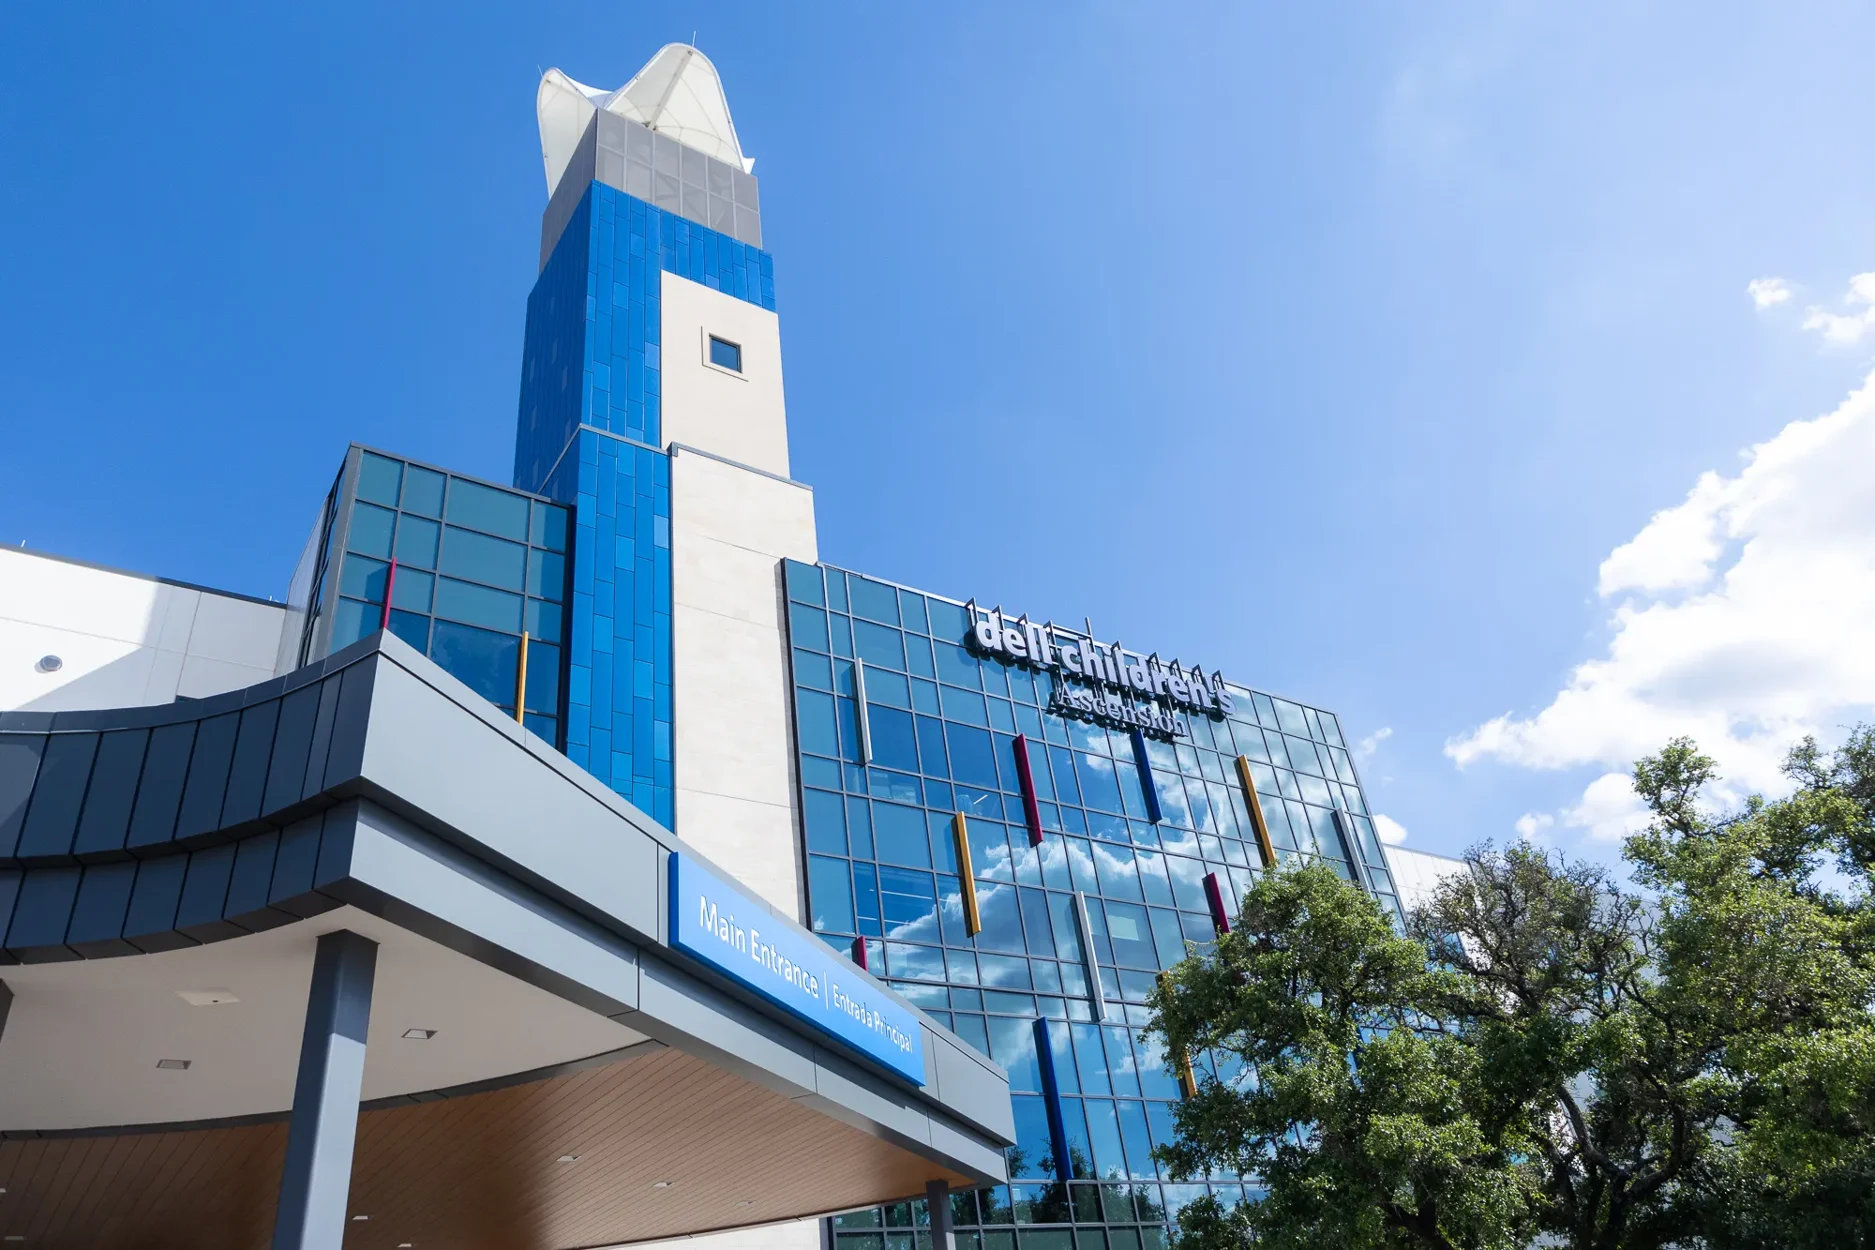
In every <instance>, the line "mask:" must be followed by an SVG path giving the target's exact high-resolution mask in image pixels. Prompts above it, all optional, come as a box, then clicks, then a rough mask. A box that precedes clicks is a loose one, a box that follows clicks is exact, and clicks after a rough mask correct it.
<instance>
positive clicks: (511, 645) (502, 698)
mask: <svg viewBox="0 0 1875 1250" xmlns="http://www.w3.org/2000/svg"><path fill="white" fill-rule="evenodd" d="M520 651H521V639H520V637H519V636H518V635H515V634H495V633H490V632H489V631H488V630H485V629H475V628H472V627H471V626H468V625H458V624H455V623H454V622H452V621H438V622H436V625H435V627H434V628H433V629H432V630H431V637H430V658H431V659H432V660H435V661H436V662H437V663H438V664H439V665H441V666H442V668H443V670H444V671H445V672H447V673H448V674H449V675H450V676H452V677H454V678H455V679H456V680H457V681H460V682H462V683H463V684H464V685H466V686H468V687H469V689H471V690H473V691H475V692H476V693H477V694H479V695H481V696H482V697H483V698H484V699H487V700H488V701H489V702H490V703H493V704H495V705H497V706H501V707H508V706H512V705H513V703H514V671H515V663H516V661H517V660H518V659H519V657H520Z"/></svg>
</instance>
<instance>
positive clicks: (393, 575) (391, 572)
mask: <svg viewBox="0 0 1875 1250" xmlns="http://www.w3.org/2000/svg"><path fill="white" fill-rule="evenodd" d="M396 585H397V561H396V559H395V558H393V559H392V560H391V567H389V568H388V569H385V570H384V615H383V616H381V617H379V618H378V628H379V629H389V628H390V627H391V590H392V589H393V588H394V587H395V586H396Z"/></svg>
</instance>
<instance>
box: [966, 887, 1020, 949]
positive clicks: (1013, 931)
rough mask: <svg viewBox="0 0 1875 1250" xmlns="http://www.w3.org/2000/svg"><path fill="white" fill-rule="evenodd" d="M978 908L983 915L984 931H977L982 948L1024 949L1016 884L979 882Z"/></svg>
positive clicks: (978, 943)
mask: <svg viewBox="0 0 1875 1250" xmlns="http://www.w3.org/2000/svg"><path fill="white" fill-rule="evenodd" d="M977 912H978V914H979V915H980V916H981V917H982V918H983V931H982V932H981V933H978V934H977V946H978V947H979V948H980V949H982V950H992V951H1006V952H1008V953H1009V954H1011V955H1020V954H1021V953H1022V951H1023V943H1022V915H1021V913H1020V912H1019V911H1018V910H1017V908H1016V887H1015V886H1013V885H990V884H986V883H983V882H979V883H978V885H977Z"/></svg>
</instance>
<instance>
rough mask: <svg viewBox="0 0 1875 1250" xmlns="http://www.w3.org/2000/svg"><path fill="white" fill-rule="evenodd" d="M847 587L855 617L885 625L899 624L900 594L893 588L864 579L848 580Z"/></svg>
mask: <svg viewBox="0 0 1875 1250" xmlns="http://www.w3.org/2000/svg"><path fill="white" fill-rule="evenodd" d="M847 587H848V591H849V592H850V594H851V596H852V604H853V615H854V616H863V617H865V618H866V619H867V620H869V621H878V622H879V623H881V624H883V625H897V624H898V592H897V591H896V590H894V589H893V588H892V587H890V586H882V585H880V584H879V583H878V582H872V581H867V580H866V579H865V578H863V577H851V578H848V579H847Z"/></svg>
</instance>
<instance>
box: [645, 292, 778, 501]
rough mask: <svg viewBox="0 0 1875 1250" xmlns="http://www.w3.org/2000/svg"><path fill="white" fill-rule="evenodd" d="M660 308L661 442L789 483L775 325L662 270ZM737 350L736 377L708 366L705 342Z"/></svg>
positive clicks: (751, 308) (770, 317) (767, 315)
mask: <svg viewBox="0 0 1875 1250" xmlns="http://www.w3.org/2000/svg"><path fill="white" fill-rule="evenodd" d="M659 290H660V296H659V298H660V300H661V301H662V304H663V312H662V323H661V330H662V334H663V347H662V352H661V355H660V357H659V365H660V369H661V371H662V377H661V379H660V385H661V386H662V387H663V391H662V394H663V411H662V415H661V417H660V420H661V421H662V423H663V431H664V442H665V444H666V445H669V444H671V443H682V444H684V445H686V446H689V447H700V448H702V449H703V450H704V451H707V452H711V453H714V454H715V455H718V456H723V457H726V458H727V459H730V460H734V461H735V462H737V463H738V464H746V465H752V466H753V467H755V468H757V469H762V470H765V471H767V472H769V473H775V474H779V475H780V476H782V477H786V476H788V418H787V409H786V405H785V403H784V401H783V398H782V389H781V323H780V322H779V321H778V320H777V319H776V317H775V314H774V313H771V312H769V311H767V310H766V309H763V308H757V307H756V306H755V305H754V304H751V303H749V302H748V301H747V300H742V299H737V298H736V297H735V296H733V295H725V294H724V293H723V292H721V291H712V290H711V289H710V288H709V287H706V286H703V285H702V284H700V283H696V282H692V281H691V280H690V279H688V278H680V277H678V276H677V275H676V274H674V273H670V272H669V271H666V272H665V273H664V277H663V285H662V286H661V287H660V288H659ZM711 334H714V335H716V336H717V337H719V338H724V339H728V340H729V341H730V342H732V343H736V344H739V345H741V347H742V372H741V373H740V374H734V373H730V372H728V371H726V370H724V369H720V368H716V367H714V366H712V365H710V364H709V363H708V360H709V354H708V353H709V342H708V336H709V335H711Z"/></svg>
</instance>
